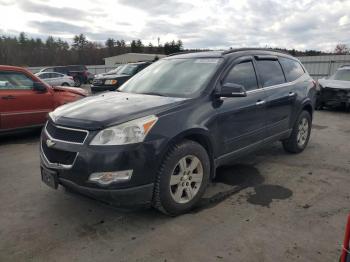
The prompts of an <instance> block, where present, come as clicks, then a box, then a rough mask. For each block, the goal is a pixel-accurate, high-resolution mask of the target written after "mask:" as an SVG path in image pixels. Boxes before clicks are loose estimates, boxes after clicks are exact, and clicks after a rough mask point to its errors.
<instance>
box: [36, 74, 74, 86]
mask: <svg viewBox="0 0 350 262" xmlns="http://www.w3.org/2000/svg"><path fill="white" fill-rule="evenodd" d="M35 75H36V76H37V77H39V78H40V79H42V80H43V81H45V82H46V83H48V84H49V85H52V86H74V79H73V77H71V76H68V75H65V74H61V73H56V72H39V73H36V74H35Z"/></svg>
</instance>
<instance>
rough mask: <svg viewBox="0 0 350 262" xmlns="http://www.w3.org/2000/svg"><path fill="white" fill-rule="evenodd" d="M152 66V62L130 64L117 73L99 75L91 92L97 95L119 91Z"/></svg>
mask: <svg viewBox="0 0 350 262" xmlns="http://www.w3.org/2000/svg"><path fill="white" fill-rule="evenodd" d="M150 64H151V62H139V63H130V64H126V65H123V66H121V67H118V69H117V70H116V71H115V73H112V74H102V75H97V77H95V78H94V80H93V81H92V85H91V92H92V93H97V92H102V91H114V90H117V89H118V88H119V87H120V86H121V85H122V84H124V83H125V82H126V81H127V80H129V79H130V78H131V77H133V76H134V75H135V74H137V73H138V72H140V71H141V70H143V69H145V68H146V67H147V66H149V65H150Z"/></svg>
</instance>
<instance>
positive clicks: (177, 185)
mask: <svg viewBox="0 0 350 262" xmlns="http://www.w3.org/2000/svg"><path fill="white" fill-rule="evenodd" d="M191 164H193V166H191ZM193 167H195V168H194V169H193ZM192 169H193V170H192ZM190 170H192V171H190ZM201 174H202V177H201ZM209 176H210V160H209V156H208V153H207V151H206V150H205V149H204V148H203V147H202V146H201V145H200V144H198V143H196V142H194V141H191V140H184V141H183V142H181V143H179V144H176V145H174V146H173V147H172V148H171V149H170V150H169V151H168V152H167V154H166V156H165V157H164V160H163V161H162V164H161V165H160V168H159V170H158V173H157V178H156V181H155V186H154V194H153V201H152V206H153V207H154V208H156V209H158V210H159V211H161V212H163V213H164V214H166V215H170V216H177V215H180V214H183V213H186V212H188V211H190V210H191V209H192V208H193V207H194V206H195V205H196V203H197V202H198V201H199V200H200V198H201V197H202V195H203V194H204V192H205V189H206V187H207V185H208V181H209ZM200 177H201V181H200ZM199 181H200V182H199ZM171 183H173V185H171Z"/></svg>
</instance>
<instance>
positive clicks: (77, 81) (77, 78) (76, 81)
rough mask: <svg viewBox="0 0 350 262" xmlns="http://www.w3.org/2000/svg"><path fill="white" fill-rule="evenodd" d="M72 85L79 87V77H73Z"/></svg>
mask: <svg viewBox="0 0 350 262" xmlns="http://www.w3.org/2000/svg"><path fill="white" fill-rule="evenodd" d="M74 86H75V87H80V86H81V81H80V78H79V77H76V78H74Z"/></svg>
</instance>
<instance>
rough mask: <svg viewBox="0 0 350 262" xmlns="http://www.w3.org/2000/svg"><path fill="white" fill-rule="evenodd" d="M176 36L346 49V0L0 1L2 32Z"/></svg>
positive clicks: (218, 43) (197, 44) (97, 37)
mask: <svg viewBox="0 0 350 262" xmlns="http://www.w3.org/2000/svg"><path fill="white" fill-rule="evenodd" d="M22 31H23V32H25V33H26V34H27V35H28V36H30V37H40V38H43V39H46V38H47V36H49V35H52V36H54V37H60V38H62V39H64V40H67V41H70V42H71V41H72V38H73V36H74V35H76V34H80V33H83V34H85V35H86V36H87V38H88V39H89V40H91V41H97V42H101V43H104V42H105V40H106V39H107V38H109V37H111V38H114V39H116V40H117V39H124V40H126V41H130V40H132V39H141V40H142V41H143V42H144V44H148V43H149V42H151V43H152V44H154V45H156V44H157V39H158V37H159V38H160V43H161V44H162V43H163V44H164V43H165V42H166V41H171V40H178V39H181V40H182V41H183V43H184V47H185V48H211V49H226V48H229V47H232V48H238V47H266V46H268V47H281V48H288V49H292V48H295V49H298V50H305V49H316V50H322V51H333V50H334V48H335V46H336V44H338V43H343V44H347V45H349V46H350V0H338V1H336V0H191V1H185V0H184V1H183V0H59V1H57V0H54V1H53V0H45V1H44V0H0V34H5V35H15V34H19V32H22Z"/></svg>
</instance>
